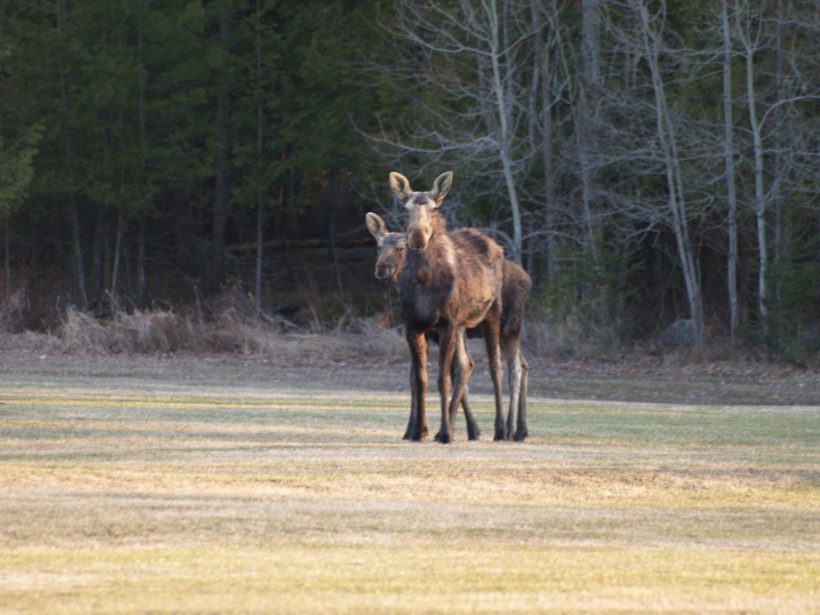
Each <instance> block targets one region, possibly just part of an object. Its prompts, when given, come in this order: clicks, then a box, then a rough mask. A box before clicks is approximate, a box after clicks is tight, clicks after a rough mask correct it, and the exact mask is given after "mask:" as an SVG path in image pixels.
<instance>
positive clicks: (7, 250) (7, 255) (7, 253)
mask: <svg viewBox="0 0 820 615" xmlns="http://www.w3.org/2000/svg"><path fill="white" fill-rule="evenodd" d="M5 227H6V228H5V231H6V232H5V240H6V241H5V245H4V246H3V259H4V263H5V264H4V267H5V273H6V276H5V277H6V279H5V280H4V284H3V287H4V288H5V290H6V297H10V296H11V218H10V217H9V218H7V219H6V224H5Z"/></svg>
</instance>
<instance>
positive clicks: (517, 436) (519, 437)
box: [513, 429, 530, 442]
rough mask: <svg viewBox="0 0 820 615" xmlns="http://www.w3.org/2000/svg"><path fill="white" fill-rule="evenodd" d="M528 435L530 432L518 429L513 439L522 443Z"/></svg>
mask: <svg viewBox="0 0 820 615" xmlns="http://www.w3.org/2000/svg"><path fill="white" fill-rule="evenodd" d="M528 435H530V432H528V431H527V430H526V429H519V430H518V431H516V432H515V437H514V438H513V439H514V440H515V441H516V442H523V441H524V438H526V437H527V436H528Z"/></svg>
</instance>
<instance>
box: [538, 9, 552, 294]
mask: <svg viewBox="0 0 820 615" xmlns="http://www.w3.org/2000/svg"><path fill="white" fill-rule="evenodd" d="M540 5H541V0H533V6H534V8H533V12H535V13H539V14H540V8H539V7H540ZM551 9H552V11H553V17H554V19H553V22H554V23H557V21H558V20H557V16H555V14H554V11H555V4H554V2H553V3H552V5H551ZM539 23H540V22H539ZM536 41H537V46H536V62H538V65H539V67H540V69H541V78H540V83H541V108H542V109H543V112H542V118H541V161H542V166H543V173H544V215H545V221H546V227H547V232H548V233H550V232H552V231H554V230H555V226H556V220H555V182H554V181H553V175H554V170H553V169H554V161H553V156H552V142H553V117H552V113H553V112H552V103H553V100H552V85H553V79H554V76H553V74H552V71H551V70H550V63H551V61H552V60H551V53H550V47H549V45H547V44H546V42H545V41H544V40H543V38H542V35H541V34H540V33H539V34H538V35H537V36H536ZM556 244H557V240H556V239H555V238H554V237H553V236H549V237H548V238H547V280H549V279H550V277H551V276H552V275H553V274H554V273H555V262H556V260H557V254H558V250H557V245H556Z"/></svg>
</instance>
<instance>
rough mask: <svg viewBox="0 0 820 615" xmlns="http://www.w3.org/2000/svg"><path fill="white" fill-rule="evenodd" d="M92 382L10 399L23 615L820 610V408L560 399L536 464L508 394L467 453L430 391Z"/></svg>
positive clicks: (2, 477) (5, 565)
mask: <svg viewBox="0 0 820 615" xmlns="http://www.w3.org/2000/svg"><path fill="white" fill-rule="evenodd" d="M34 362H35V363H36V361H34ZM67 364H68V360H63V361H62V362H57V363H56V364H55V365H54V366H53V367H49V365H48V361H43V365H42V367H37V366H35V367H31V366H30V365H29V366H28V367H27V368H26V369H25V370H22V371H20V372H19V373H15V372H14V369H13V365H11V367H12V369H10V368H9V367H10V364H9V363H8V362H6V364H5V365H4V370H5V371H4V372H3V373H2V375H0V612H2V613H70V612H81V613H86V612H105V613H109V612H135V613H142V612H153V613H159V612H209V613H231V612H243V613H246V612H260V613H261V612H277V613H289V612H294V613H297V612H313V613H369V612H384V613H402V612H407V613H418V612H425V613H439V612H440V613H482V612H498V613H514V612H550V611H556V612H568V611H587V612H608V611H612V612H614V611H657V612H664V611H671V612H704V611H731V612H741V611H743V612H788V613H792V612H796V613H801V612H806V613H808V612H818V611H820V593H818V584H819V583H820V480H818V476H820V446H819V445H820V407H818V406H812V405H804V406H774V405H763V404H761V405H738V406H733V405H706V404H704V405H677V404H658V403H625V402H606V401H583V400H575V401H566V400H561V399H552V398H549V397H536V398H533V399H531V400H530V433H531V435H532V437H531V438H529V439H528V440H527V441H526V442H525V443H524V444H519V443H494V442H492V441H491V438H492V424H493V420H492V418H493V417H492V412H491V406H490V403H489V397H488V396H486V395H483V396H476V397H475V399H474V400H473V405H474V407H475V409H476V410H477V411H478V416H479V422H480V424H481V427H482V429H483V432H484V433H483V436H482V440H481V441H480V442H467V441H466V440H465V430H464V425H463V420H462V417H461V416H459V422H458V424H457V437H458V438H459V440H458V441H457V442H456V443H455V444H453V445H450V446H442V445H439V444H436V443H434V442H425V443H422V444H410V443H405V442H402V441H401V434H402V433H403V431H404V427H405V423H406V418H407V408H408V395H407V394H406V393H405V392H402V391H399V390H397V389H400V388H402V386H403V385H404V382H406V368H405V366H401V367H393V368H390V370H391V374H393V375H395V374H401V380H400V381H399V382H392V381H391V382H390V386H389V387H387V386H385V387H383V388H380V387H379V386H378V382H379V379H378V378H375V377H373V376H372V373H371V375H370V376H369V377H368V376H362V378H364V384H362V380H361V378H360V379H359V381H357V380H356V372H355V370H351V371H350V374H349V378H350V379H351V381H350V386H349V387H348V388H341V387H336V386H328V385H327V382H326V381H323V376H322V374H323V372H322V370H315V369H313V370H311V371H310V372H309V373H307V372H306V373H305V374H304V376H305V377H304V378H303V379H300V378H299V377H298V376H299V368H292V369H291V370H290V371H289V372H288V373H289V378H290V379H289V380H288V382H287V383H286V384H285V383H283V382H281V381H277V379H276V374H277V369H276V368H274V367H270V369H269V373H270V378H266V379H263V378H259V379H252V380H251V379H243V378H241V377H239V376H238V374H239V373H240V372H241V370H242V366H241V365H236V364H232V363H230V362H224V363H208V362H206V361H204V360H193V359H192V360H189V361H187V362H179V363H174V362H173V361H171V362H167V361H166V362H164V363H162V364H160V363H157V365H158V366H159V367H157V366H154V367H152V368H151V369H142V371H140V369H136V368H135V369H134V370H133V371H132V370H129V366H128V360H127V359H123V358H120V359H117V360H116V361H113V360H112V363H111V364H110V365H109V364H108V363H107V362H106V361H105V360H102V361H98V362H97V363H96V364H95V365H92V366H89V367H87V368H85V369H66V367H65V366H66V365H67ZM141 365H142V366H143V367H144V363H143V364H141ZM197 370H199V371H197ZM373 370H378V368H377V367H376V368H374V367H370V368H368V371H369V372H373ZM192 374H194V375H192ZM195 374H200V376H196V375H195ZM203 374H204V375H203ZM334 377H336V378H338V377H339V375H338V374H336V376H334ZM347 377H348V376H345V378H347ZM533 377H534V378H537V377H538V375H537V374H534V375H533ZM368 378H369V379H368ZM391 378H392V375H391ZM342 380H344V378H342ZM357 382H358V385H357ZM294 383H296V384H294ZM430 402H431V403H430V406H431V409H432V410H433V412H432V415H431V421H430V427H431V433H432V432H434V431H435V430H436V429H437V428H438V413H437V398H436V394H435V391H433V395H432V397H431V399H430Z"/></svg>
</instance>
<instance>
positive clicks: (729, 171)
mask: <svg viewBox="0 0 820 615" xmlns="http://www.w3.org/2000/svg"><path fill="white" fill-rule="evenodd" d="M728 1H729V0H722V2H721V4H720V24H721V30H722V32H723V157H724V163H725V166H726V198H727V200H728V206H729V207H728V220H727V232H728V235H729V254H728V257H727V261H726V283H727V291H728V295H729V338H730V340H731V343H732V345H733V346H734V345H735V342H736V340H737V325H738V307H737V193H736V190H735V162H734V155H735V148H734V127H733V122H732V42H731V36H730V31H729V17H728V15H727V6H726V5H727V3H728Z"/></svg>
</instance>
